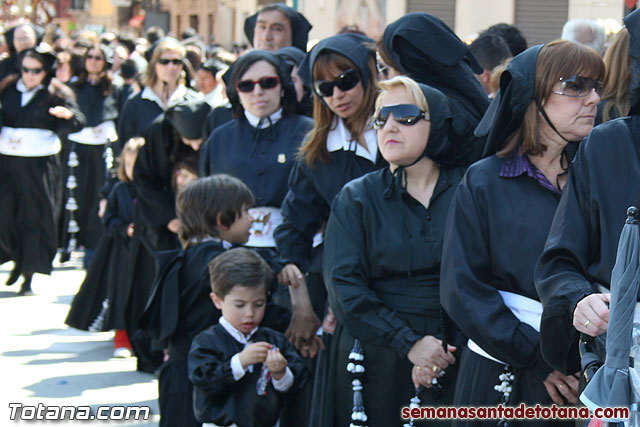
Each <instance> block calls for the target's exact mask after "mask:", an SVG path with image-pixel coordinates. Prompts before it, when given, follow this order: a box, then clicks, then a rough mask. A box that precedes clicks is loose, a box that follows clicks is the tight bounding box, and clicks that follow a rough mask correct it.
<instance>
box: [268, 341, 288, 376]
mask: <svg viewBox="0 0 640 427" xmlns="http://www.w3.org/2000/svg"><path fill="white" fill-rule="evenodd" d="M266 363H267V369H269V372H271V376H272V377H273V379H274V380H279V379H281V378H282V377H283V376H284V373H285V372H286V369H287V364H288V363H287V359H285V358H284V356H283V355H282V353H280V350H279V349H278V348H277V347H276V348H272V349H270V350H269V351H268V352H267V361H266Z"/></svg>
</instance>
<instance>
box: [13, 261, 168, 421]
mask: <svg viewBox="0 0 640 427" xmlns="http://www.w3.org/2000/svg"><path fill="white" fill-rule="evenodd" d="M79 265H80V260H79V259H72V260H71V261H70V262H69V263H67V265H65V266H64V267H62V268H60V267H58V268H56V269H55V271H54V272H53V274H52V275H51V276H50V277H49V276H44V275H38V274H36V275H35V276H34V278H33V290H34V292H35V293H36V295H34V296H28V297H16V296H15V295H16V292H17V291H18V289H19V284H15V285H13V286H11V287H6V286H4V282H5V281H6V280H7V277H8V274H9V272H10V270H11V268H12V265H11V264H10V263H7V264H4V265H2V266H0V325H1V326H0V369H1V370H0V373H1V378H2V387H1V388H0V400H1V402H2V408H1V409H0V426H13V425H30V426H32V425H49V424H54V425H109V426H156V425H157V421H158V406H157V401H156V398H157V381H156V379H155V377H154V376H153V375H149V374H144V373H139V372H136V370H135V367H136V363H135V359H134V358H130V359H115V358H113V357H112V355H113V343H112V338H113V333H111V332H105V333H90V332H84V331H78V330H75V329H71V328H69V327H68V326H66V325H65V324H64V319H65V317H66V315H67V312H68V310H69V304H70V303H71V301H72V299H73V296H74V295H75V293H76V292H77V290H78V288H79V286H80V283H81V282H82V280H83V278H84V270H82V269H80V268H79ZM19 282H20V281H18V283H19ZM10 403H20V404H22V405H24V406H36V407H37V405H38V404H42V405H45V406H50V405H62V406H89V407H91V410H92V414H95V409H96V408H97V407H98V406H101V405H103V406H104V405H107V406H130V405H142V406H148V407H150V412H151V416H150V418H149V419H148V420H146V421H138V422H136V421H126V422H125V421H109V422H106V421H78V420H76V421H65V422H56V421H36V422H34V421H22V422H18V421H11V420H10V418H9V416H10V408H9V404H10ZM25 413H27V412H25ZM116 413H117V412H116Z"/></svg>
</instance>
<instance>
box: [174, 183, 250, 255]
mask: <svg viewBox="0 0 640 427" xmlns="http://www.w3.org/2000/svg"><path fill="white" fill-rule="evenodd" d="M253 203H254V197H253V193H252V192H251V190H250V189H249V187H247V186H246V184H245V183H244V182H242V181H240V180H239V179H238V178H235V177H233V176H231V175H225V174H218V175H212V176H208V177H205V178H200V179H198V180H196V181H193V182H191V183H189V184H188V185H186V186H185V187H184V188H182V189H181V190H180V191H179V192H178V196H177V197H176V213H177V215H178V219H179V220H180V226H179V227H178V237H179V238H180V242H181V243H182V246H183V247H184V248H187V247H189V246H190V245H191V244H192V241H193V240H195V241H196V242H201V241H202V240H203V239H204V238H205V237H208V236H212V237H220V233H219V232H218V227H217V224H218V217H220V223H221V224H222V225H224V226H225V227H229V226H231V224H233V222H234V221H235V220H236V218H238V217H239V216H241V215H242V211H243V209H246V208H249V207H251V206H253Z"/></svg>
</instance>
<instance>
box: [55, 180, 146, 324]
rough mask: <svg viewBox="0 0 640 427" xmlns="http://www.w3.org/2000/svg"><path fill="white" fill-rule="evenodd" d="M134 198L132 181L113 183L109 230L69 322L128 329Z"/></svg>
mask: <svg viewBox="0 0 640 427" xmlns="http://www.w3.org/2000/svg"><path fill="white" fill-rule="evenodd" d="M134 200H135V190H134V188H133V186H132V185H131V184H126V183H124V182H119V183H117V184H116V185H115V187H113V190H112V191H111V194H110V195H109V199H108V201H107V209H106V210H105V214H104V216H103V217H102V221H103V223H104V228H105V233H104V234H103V235H102V238H101V239H100V241H99V242H98V246H97V248H96V252H95V254H94V256H93V258H92V259H91V263H90V264H89V268H88V269H87V275H86V276H85V279H84V281H83V282H82V285H81V286H80V290H79V291H78V293H77V294H76V296H75V298H74V299H73V302H72V303H71V308H70V309H69V314H68V315H67V319H66V320H65V323H66V324H67V325H69V326H71V327H73V328H76V329H81V330H85V331H87V330H89V329H90V328H91V330H94V331H96V330H97V331H109V330H112V329H122V330H124V329H126V327H127V324H126V307H127V303H128V299H129V293H130V290H129V289H128V286H127V285H128V284H130V282H129V281H128V280H127V277H128V273H129V267H130V266H129V256H130V253H129V247H130V242H131V239H130V238H129V237H128V236H127V228H128V226H129V224H131V223H132V222H133V214H134ZM105 300H107V305H106V306H105V305H104V302H105Z"/></svg>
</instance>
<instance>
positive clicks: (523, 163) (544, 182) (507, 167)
mask: <svg viewBox="0 0 640 427" xmlns="http://www.w3.org/2000/svg"><path fill="white" fill-rule="evenodd" d="M523 174H527V175H529V176H530V177H531V178H533V179H535V180H536V181H537V182H538V184H540V185H541V186H542V187H543V188H546V189H547V190H550V191H553V192H554V193H556V194H560V190H558V189H557V188H556V187H555V186H554V185H553V184H551V183H550V182H549V180H548V179H547V177H546V176H544V174H543V173H542V172H541V171H540V169H538V168H537V167H535V165H534V164H533V163H531V160H529V157H528V156H527V155H526V154H524V153H522V152H520V149H518V152H517V153H513V154H511V155H510V156H508V157H505V158H504V159H503V161H502V168H500V176H501V177H503V178H515V177H518V176H520V175H523Z"/></svg>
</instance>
